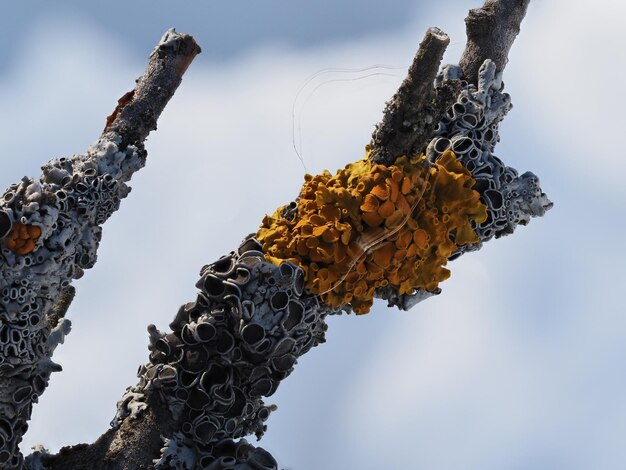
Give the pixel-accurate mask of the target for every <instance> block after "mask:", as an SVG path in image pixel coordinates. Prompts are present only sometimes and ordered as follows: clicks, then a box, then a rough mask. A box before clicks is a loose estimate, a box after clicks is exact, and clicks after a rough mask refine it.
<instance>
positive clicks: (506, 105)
mask: <svg viewBox="0 0 626 470" xmlns="http://www.w3.org/2000/svg"><path fill="white" fill-rule="evenodd" d="M461 75H462V71H461V69H460V68H459V67H456V66H446V67H445V68H444V69H443V71H442V73H441V74H440V75H439V77H438V80H439V81H444V80H445V79H447V78H449V77H459V76H461ZM477 83H478V85H477V86H476V85H473V84H471V83H470V84H467V85H466V86H465V88H464V89H463V90H462V91H461V93H460V94H459V96H458V98H457V100H456V102H455V103H454V105H453V106H452V108H450V110H449V111H448V112H447V113H446V115H445V117H444V119H443V120H442V121H441V122H440V123H439V125H438V127H437V130H436V133H435V135H436V137H434V138H433V139H432V141H431V142H430V144H429V146H428V148H427V155H428V156H429V157H430V158H431V159H432V160H434V159H435V158H437V157H438V156H439V155H440V154H441V153H443V152H444V151H446V150H447V149H452V151H453V152H454V153H455V154H456V155H457V157H458V158H459V160H460V161H461V162H462V163H463V165H464V166H465V167H466V168H467V169H468V170H469V171H470V172H471V173H472V176H473V177H474V178H475V179H476V185H475V187H474V189H475V190H477V191H478V192H479V193H480V195H481V200H482V202H483V203H484V204H485V205H486V206H487V211H488V214H489V217H488V219H487V220H486V221H485V222H483V223H481V224H480V225H478V226H477V227H475V230H476V233H477V234H478V236H479V237H480V243H478V244H475V245H469V246H465V247H464V248H463V250H462V251H468V250H469V251H471V250H476V249H478V248H480V246H481V245H482V243H483V242H486V241H488V240H490V239H491V238H493V237H494V236H495V237H496V238H498V237H501V236H503V235H508V234H510V233H513V231H514V230H515V227H516V226H517V225H526V224H527V223H528V221H529V220H530V218H531V217H537V216H542V215H543V214H544V213H545V211H547V210H548V209H550V208H551V207H552V203H551V202H550V201H549V200H548V198H547V197H546V195H545V194H544V193H543V192H542V191H541V187H540V186H539V178H537V176H535V175H534V174H533V173H531V172H527V173H524V174H523V175H522V176H519V175H518V172H517V170H516V169H514V168H512V167H510V166H507V165H505V164H504V163H503V162H502V160H500V159H499V158H498V157H496V156H495V154H494V153H493V152H494V148H495V146H496V144H497V143H498V142H499V140H500V135H499V125H500V122H501V121H502V119H504V117H505V116H506V114H507V113H508V112H509V110H510V109H511V108H512V104H511V97H510V96H509V95H508V94H507V93H504V91H503V90H504V83H503V82H502V72H496V65H495V63H494V62H493V61H491V60H486V61H485V62H484V63H483V65H482V67H481V68H480V70H479V73H478V79H477ZM460 253H461V252H458V253H457V254H456V255H457V256H458V254H460Z"/></svg>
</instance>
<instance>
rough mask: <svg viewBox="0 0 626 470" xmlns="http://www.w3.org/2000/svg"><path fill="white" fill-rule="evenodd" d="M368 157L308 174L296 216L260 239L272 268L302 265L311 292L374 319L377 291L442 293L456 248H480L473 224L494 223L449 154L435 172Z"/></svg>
mask: <svg viewBox="0 0 626 470" xmlns="http://www.w3.org/2000/svg"><path fill="white" fill-rule="evenodd" d="M368 156H369V155H366V157H365V158H364V159H363V160H361V161H358V162H355V163H351V164H349V165H346V167H345V168H344V169H343V170H339V171H338V172H337V174H335V175H334V176H333V175H331V174H330V173H329V172H328V171H324V172H323V173H322V174H320V175H317V176H311V175H306V176H305V183H304V185H303V186H302V190H301V191H300V196H299V199H298V205H297V216H296V217H293V218H292V219H291V220H289V219H288V218H286V217H284V216H283V215H282V214H283V209H284V208H283V207H281V208H279V209H278V210H277V211H276V212H275V213H274V214H273V215H272V216H266V217H265V218H264V220H263V224H262V226H261V228H260V229H259V232H258V234H257V236H258V238H259V241H260V242H261V243H262V244H263V249H264V251H265V254H266V259H267V260H268V261H271V262H273V263H275V264H280V263H281V262H283V261H284V260H289V261H292V262H294V263H296V264H297V265H299V266H300V267H302V268H303V269H304V271H305V274H306V286H307V289H308V290H309V291H310V292H311V293H313V294H317V295H320V296H321V298H322V300H323V301H324V302H325V303H327V304H328V305H330V306H332V307H338V306H340V305H344V304H347V303H349V304H350V305H351V306H352V309H353V310H354V311H355V312H356V313H367V312H369V310H370V307H371V305H372V302H373V298H374V291H375V290H376V288H378V287H384V286H387V285H391V286H393V287H395V288H396V289H397V290H398V292H399V293H400V294H410V293H412V292H413V291H414V290H415V289H425V290H427V291H433V290H435V289H436V288H437V285H438V284H439V282H441V281H443V280H445V279H447V278H448V277H449V276H450V271H448V270H447V269H446V268H445V267H444V266H445V265H446V263H447V259H448V258H449V257H450V256H451V255H452V253H453V252H454V251H455V250H456V248H457V247H458V246H461V245H464V244H467V243H476V242H478V236H477V235H476V233H475V231H474V230H473V228H472V223H473V222H474V223H481V222H483V221H485V220H486V218H487V210H486V207H485V205H484V204H482V203H481V202H480V199H479V194H478V193H477V192H476V191H474V190H473V189H472V187H473V186H474V184H475V180H474V179H473V178H472V175H471V173H470V172H469V171H468V170H467V169H466V168H465V167H464V166H463V165H462V164H461V163H460V162H459V161H458V160H457V158H456V156H455V155H454V153H452V152H451V151H447V152H446V153H444V154H443V155H442V156H441V157H439V159H438V160H437V161H436V162H435V164H434V165H431V166H429V165H427V164H426V161H425V157H423V156H417V157H413V158H407V157H400V158H398V159H397V160H396V163H395V164H394V165H392V166H384V165H378V164H372V163H371V162H370V161H369V158H368Z"/></svg>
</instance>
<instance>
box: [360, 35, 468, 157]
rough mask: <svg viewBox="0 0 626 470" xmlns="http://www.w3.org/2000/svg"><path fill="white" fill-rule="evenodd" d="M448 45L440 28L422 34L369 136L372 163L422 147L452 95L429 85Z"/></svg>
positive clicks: (450, 102) (449, 104)
mask: <svg viewBox="0 0 626 470" xmlns="http://www.w3.org/2000/svg"><path fill="white" fill-rule="evenodd" d="M449 43H450V38H449V37H448V35H447V34H446V33H444V32H443V31H441V30H440V29H438V28H430V29H429V30H428V31H426V35H425V36H424V39H423V40H422V42H421V43H420V46H419V49H418V50H417V54H416V55H415V58H414V59H413V64H412V65H411V67H410V68H409V71H408V75H407V77H406V78H405V79H404V81H403V82H402V84H401V85H400V88H399V89H398V91H397V92H396V94H395V95H394V96H393V98H391V100H390V101H389V102H388V103H387V105H386V107H385V111H384V115H383V120H382V121H381V122H380V124H378V125H377V126H376V130H375V131H374V133H373V134H372V141H371V143H370V147H371V149H372V152H371V154H370V159H371V160H372V161H373V162H376V163H383V164H385V165H390V164H392V163H393V162H394V161H395V160H396V158H397V157H399V156H401V155H415V154H417V153H420V152H421V151H423V150H424V149H425V148H426V145H427V144H428V142H429V141H430V139H431V137H432V133H433V130H434V128H435V126H436V125H437V123H438V122H439V121H440V120H441V118H442V117H443V114H444V113H445V112H446V110H447V109H448V108H449V107H450V106H451V105H452V102H453V100H454V97H455V96H456V93H451V92H449V91H448V90H444V89H440V90H437V91H436V90H435V88H434V85H433V84H434V81H435V77H436V76H437V72H439V65H440V64H441V59H442V58H443V53H444V52H445V50H446V47H448V44H449Z"/></svg>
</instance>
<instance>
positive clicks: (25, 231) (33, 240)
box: [7, 223, 41, 255]
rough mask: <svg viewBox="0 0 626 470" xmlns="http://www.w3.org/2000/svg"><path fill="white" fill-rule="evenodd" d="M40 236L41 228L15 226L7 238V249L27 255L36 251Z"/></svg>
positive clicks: (22, 225)
mask: <svg viewBox="0 0 626 470" xmlns="http://www.w3.org/2000/svg"><path fill="white" fill-rule="evenodd" d="M40 235H41V228H40V227H38V226H37V225H25V224H20V223H17V224H15V225H13V229H12V230H11V233H10V234H9V236H8V237H7V248H9V249H10V250H11V251H13V252H15V253H17V254H20V255H27V254H28V253H30V252H31V251H33V250H34V249H35V246H36V244H37V240H38V239H39V236H40Z"/></svg>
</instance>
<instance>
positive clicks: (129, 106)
mask: <svg viewBox="0 0 626 470" xmlns="http://www.w3.org/2000/svg"><path fill="white" fill-rule="evenodd" d="M199 53H200V46H198V44H197V43H196V41H195V40H194V38H193V37H192V36H189V35H187V34H178V33H176V32H175V31H174V30H173V29H171V30H169V31H168V32H167V33H165V35H164V36H163V38H162V39H161V42H160V43H159V44H158V45H157V46H156V47H155V49H154V51H153V52H152V54H150V62H149V63H148V67H147V68H146V71H145V72H144V73H143V75H142V76H141V77H139V79H137V86H136V87H135V88H134V90H132V91H130V92H128V93H126V94H125V95H124V96H123V97H122V98H120V100H119V103H118V106H117V108H115V110H114V111H113V113H112V114H111V115H110V116H109V117H108V118H107V123H106V126H105V128H104V131H103V136H105V135H106V134H108V133H115V134H119V135H121V136H122V138H123V140H122V147H124V145H140V144H141V143H143V141H144V140H145V138H146V137H147V136H148V134H149V133H150V131H152V130H155V129H156V123H157V120H158V119H159V116H160V115H161V112H162V111H163V109H164V108H165V105H166V104H167V102H168V101H169V100H170V98H171V97H172V96H173V95H174V92H175V91H176V89H177V88H178V85H180V82H181V80H182V76H183V74H184V73H185V71H186V70H187V68H188V67H189V65H190V64H191V62H192V61H193V59H194V57H195V56H196V55H197V54H199Z"/></svg>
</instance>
